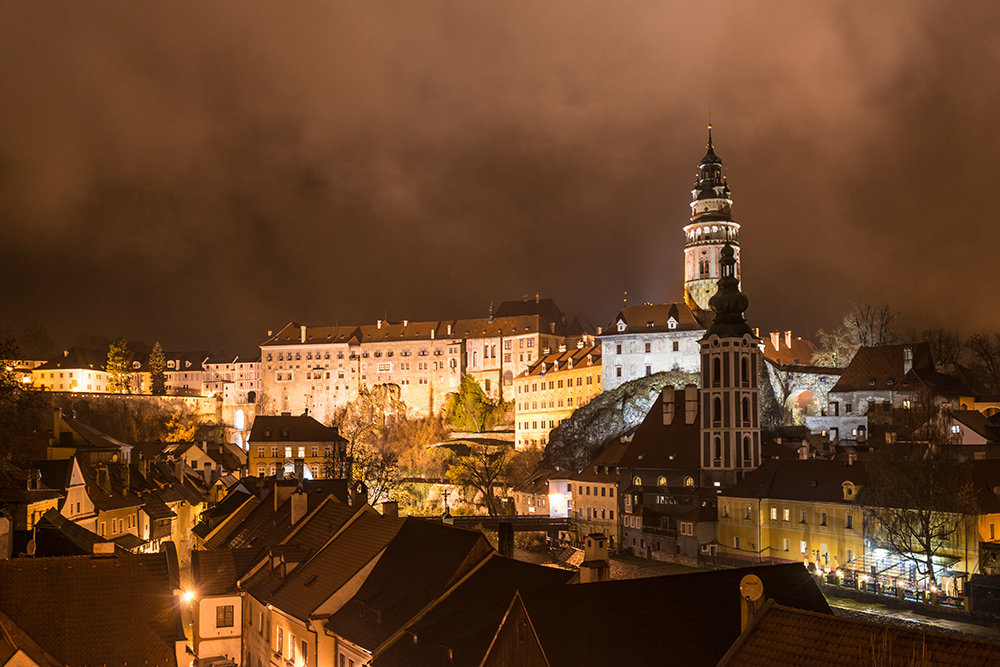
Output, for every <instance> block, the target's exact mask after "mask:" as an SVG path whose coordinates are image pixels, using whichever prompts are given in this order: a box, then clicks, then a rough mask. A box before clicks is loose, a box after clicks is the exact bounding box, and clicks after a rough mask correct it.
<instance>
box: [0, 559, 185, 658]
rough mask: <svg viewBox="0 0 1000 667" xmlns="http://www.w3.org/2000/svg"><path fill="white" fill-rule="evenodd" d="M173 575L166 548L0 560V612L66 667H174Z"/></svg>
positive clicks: (176, 615) (179, 634)
mask: <svg viewBox="0 0 1000 667" xmlns="http://www.w3.org/2000/svg"><path fill="white" fill-rule="evenodd" d="M171 560H172V562H171ZM176 578H177V556H176V553H175V552H173V551H172V550H167V551H164V552H161V553H157V554H120V555H116V556H113V557H103V558H95V557H90V556H72V557H65V558H38V559H15V560H3V561H0V581H3V582H4V585H3V586H0V611H2V612H3V613H4V614H6V615H7V616H8V617H10V618H11V620H12V621H13V622H14V623H16V624H17V625H18V626H19V627H20V628H21V629H22V630H23V631H24V632H25V633H26V634H28V635H29V636H30V637H31V638H32V639H33V640H34V641H36V642H37V643H38V645H39V646H41V647H42V648H43V649H45V650H46V651H48V652H49V653H51V654H52V655H53V656H55V657H56V658H57V659H58V660H59V661H61V662H62V663H64V664H66V665H69V666H70V667H75V666H76V665H81V666H82V665H107V666H108V667H126V666H127V665H143V664H145V665H150V666H153V665H158V666H162V667H166V666H170V667H176V665H177V657H176V642H178V641H181V642H183V641H184V633H183V629H182V626H181V615H180V606H179V605H178V603H177V600H176V598H175V597H174V595H173V592H174V589H175V588H176V587H177V586H178V582H177V581H176ZM111 647H113V650H109V649H110V648H111Z"/></svg>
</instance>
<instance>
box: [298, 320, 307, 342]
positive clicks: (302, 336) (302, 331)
mask: <svg viewBox="0 0 1000 667" xmlns="http://www.w3.org/2000/svg"><path fill="white" fill-rule="evenodd" d="M299 330H300V340H301V341H302V342H303V343H304V342H306V325H304V324H303V325H302V326H301V327H299Z"/></svg>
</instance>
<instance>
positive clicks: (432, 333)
mask: <svg viewBox="0 0 1000 667" xmlns="http://www.w3.org/2000/svg"><path fill="white" fill-rule="evenodd" d="M431 340H434V327H431Z"/></svg>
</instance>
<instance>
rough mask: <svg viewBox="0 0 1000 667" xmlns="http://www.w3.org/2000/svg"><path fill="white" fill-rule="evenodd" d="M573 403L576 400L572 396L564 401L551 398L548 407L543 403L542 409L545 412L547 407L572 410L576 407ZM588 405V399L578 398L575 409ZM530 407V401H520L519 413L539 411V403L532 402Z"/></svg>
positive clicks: (518, 404) (518, 403) (518, 405)
mask: <svg viewBox="0 0 1000 667" xmlns="http://www.w3.org/2000/svg"><path fill="white" fill-rule="evenodd" d="M573 401H574V398H573V397H572V396H568V397H567V398H565V399H562V398H560V399H554V398H550V399H549V402H548V405H547V406H546V404H545V401H542V408H541V409H542V410H545V409H546V408H547V407H548V408H556V407H559V408H562V407H567V408H572V407H574V405H573ZM586 404H587V399H586V398H585V397H583V396H578V397H576V406H575V407H580V406H581V405H586ZM528 406H529V403H528V401H518V402H517V411H518V412H524V411H526V410H538V401H531V403H530V406H531V407H528Z"/></svg>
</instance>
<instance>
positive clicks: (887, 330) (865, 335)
mask: <svg viewBox="0 0 1000 667" xmlns="http://www.w3.org/2000/svg"><path fill="white" fill-rule="evenodd" d="M851 308H852V310H851V312H850V313H848V314H847V316H846V317H844V327H845V328H846V329H847V330H848V331H849V332H850V333H851V336H852V337H853V342H854V343H855V344H856V345H857V346H858V347H874V346H876V345H889V344H891V343H894V342H896V340H897V338H896V332H895V330H894V329H893V322H894V321H895V320H896V318H897V317H898V316H899V313H893V312H891V311H890V310H889V304H885V303H883V304H881V305H873V304H870V303H859V302H857V301H855V302H852V303H851Z"/></svg>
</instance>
